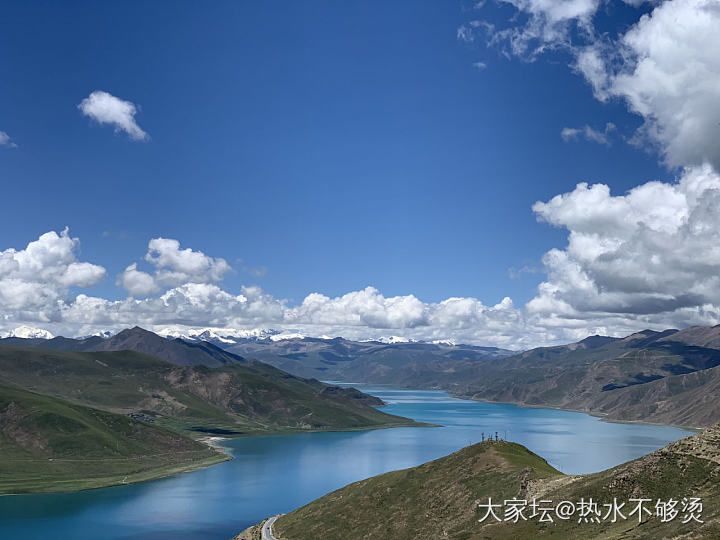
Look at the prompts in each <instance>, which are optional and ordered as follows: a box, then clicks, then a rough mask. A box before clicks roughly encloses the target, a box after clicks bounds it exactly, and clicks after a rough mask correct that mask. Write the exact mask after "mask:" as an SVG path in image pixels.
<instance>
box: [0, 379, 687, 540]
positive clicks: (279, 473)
mask: <svg viewBox="0 0 720 540" xmlns="http://www.w3.org/2000/svg"><path fill="white" fill-rule="evenodd" d="M363 389H364V390H365V391H368V392H370V393H372V394H375V395H377V396H379V397H380V398H382V399H383V400H385V401H386V402H387V403H388V406H387V407H386V408H385V409H384V410H386V411H387V412H390V413H394V414H399V415H402V416H407V417H411V418H414V419H416V420H420V421H424V422H432V423H437V424H442V425H443V426H445V427H441V428H397V429H384V430H376V431H365V432H349V433H341V432H336V433H308V434H301V435H277V436H268V437H251V438H245V439H234V440H230V441H226V442H225V443H224V444H225V446H227V447H228V448H229V449H230V452H231V453H232V455H233V456H234V457H235V459H234V460H232V461H229V462H225V463H221V464H219V465H215V466H213V467H209V468H207V469H203V470H200V471H196V472H193V473H188V474H181V475H177V476H174V477H170V478H164V479H161V480H156V481H153V482H147V483H143V484H134V485H130V486H120V487H113V488H107V489H98V490H92V491H84V492H80V493H70V494H57V495H22V496H8V497H0V539H6V538H7V539H35V538H37V539H43V540H46V539H47V538H52V539H53V540H65V539H67V540H101V539H108V540H109V539H123V540H151V539H152V540H171V539H172V540H189V539H193V540H195V539H197V540H206V539H207V540H227V539H229V538H231V537H232V536H233V535H234V534H237V533H238V532H240V531H241V530H242V529H244V528H246V527H248V526H250V525H252V524H254V523H257V522H258V521H260V520H262V519H263V518H265V517H267V516H270V515H273V514H277V513H280V512H287V511H289V510H292V509H294V508H297V507H298V506H302V505H303V504H305V503H308V502H310V501H311V500H313V499H316V498H317V497H319V496H321V495H323V494H325V493H327V492H329V491H332V490H334V489H337V488H339V487H341V486H343V485H345V484H348V483H350V482H353V481H355V480H360V479H362V478H366V477H368V476H373V475H375V474H379V473H382V472H386V471H390V470H394V469H400V468H405V467H410V466H414V465H418V464H420V463H423V462H425V461H429V460H431V459H435V458H438V457H441V456H444V455H447V454H449V453H451V452H453V451H455V450H458V449H459V448H462V447H463V446H467V445H468V444H472V443H474V442H478V441H479V440H480V437H481V432H483V431H484V432H485V433H488V432H492V433H493V434H494V432H495V431H498V432H500V435H501V436H503V435H505V434H506V437H507V439H508V440H512V441H516V442H519V443H522V444H524V445H526V446H528V447H529V448H530V449H531V450H533V451H534V452H536V453H538V454H540V455H542V456H543V457H545V458H546V459H547V460H548V461H549V462H550V463H551V464H552V465H554V466H555V467H556V468H558V469H560V470H561V471H563V472H565V473H586V472H594V471H599V470H602V469H605V468H607V467H611V466H614V465H618V464H619V463H622V462H625V461H628V460H630V459H633V458H636V457H639V456H641V455H644V454H647V453H648V452H651V451H653V450H655V449H657V448H660V447H661V446H664V445H665V444H667V443H668V442H670V441H673V440H676V439H679V438H682V437H684V436H686V435H688V434H690V433H689V432H687V431H683V430H680V429H675V428H669V427H662V426H644V425H637V424H613V423H607V422H601V421H599V420H598V419H597V418H593V417H591V416H587V415H585V414H580V413H571V412H565V411H556V410H549V409H524V408H521V407H515V406H513V405H500V404H489V403H479V402H472V401H462V400H458V399H454V398H452V397H450V396H448V395H447V394H445V393H444V392H435V391H416V390H391V389H383V388H370V387H365V388H363Z"/></svg>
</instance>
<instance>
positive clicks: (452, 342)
mask: <svg viewBox="0 0 720 540" xmlns="http://www.w3.org/2000/svg"><path fill="white" fill-rule="evenodd" d="M430 343H432V344H433V345H450V346H452V347H454V346H455V345H457V344H456V343H455V340H454V339H433V340H432V341H431V342H430Z"/></svg>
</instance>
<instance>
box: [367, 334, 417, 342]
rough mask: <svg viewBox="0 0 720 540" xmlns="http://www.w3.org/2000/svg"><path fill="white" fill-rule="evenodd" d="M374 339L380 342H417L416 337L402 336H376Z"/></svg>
mask: <svg viewBox="0 0 720 540" xmlns="http://www.w3.org/2000/svg"><path fill="white" fill-rule="evenodd" d="M374 341H379V342H380V343H388V344H393V343H417V339H410V338H406V337H402V336H387V337H385V336H383V337H381V338H378V339H376V340H374Z"/></svg>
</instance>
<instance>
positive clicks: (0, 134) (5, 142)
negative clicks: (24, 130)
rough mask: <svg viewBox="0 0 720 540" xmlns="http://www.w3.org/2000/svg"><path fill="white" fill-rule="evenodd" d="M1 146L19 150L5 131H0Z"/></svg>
mask: <svg viewBox="0 0 720 540" xmlns="http://www.w3.org/2000/svg"><path fill="white" fill-rule="evenodd" d="M0 146H5V147H7V148H17V144H15V143H14V142H13V141H12V139H11V138H10V135H8V134H7V133H5V132H4V131H0Z"/></svg>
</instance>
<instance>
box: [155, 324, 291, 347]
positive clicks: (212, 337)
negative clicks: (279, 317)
mask: <svg viewBox="0 0 720 540" xmlns="http://www.w3.org/2000/svg"><path fill="white" fill-rule="evenodd" d="M157 333H158V334H159V335H161V336H165V337H168V338H180V339H185V340H188V341H198V340H202V341H209V342H220V343H226V344H232V343H238V342H239V341H243V340H263V339H268V338H272V336H275V335H278V334H280V332H279V331H278V330H272V329H268V328H252V329H249V330H239V329H235V328H185V327H173V326H169V327H167V328H163V329H162V330H160V331H158V332H157Z"/></svg>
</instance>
